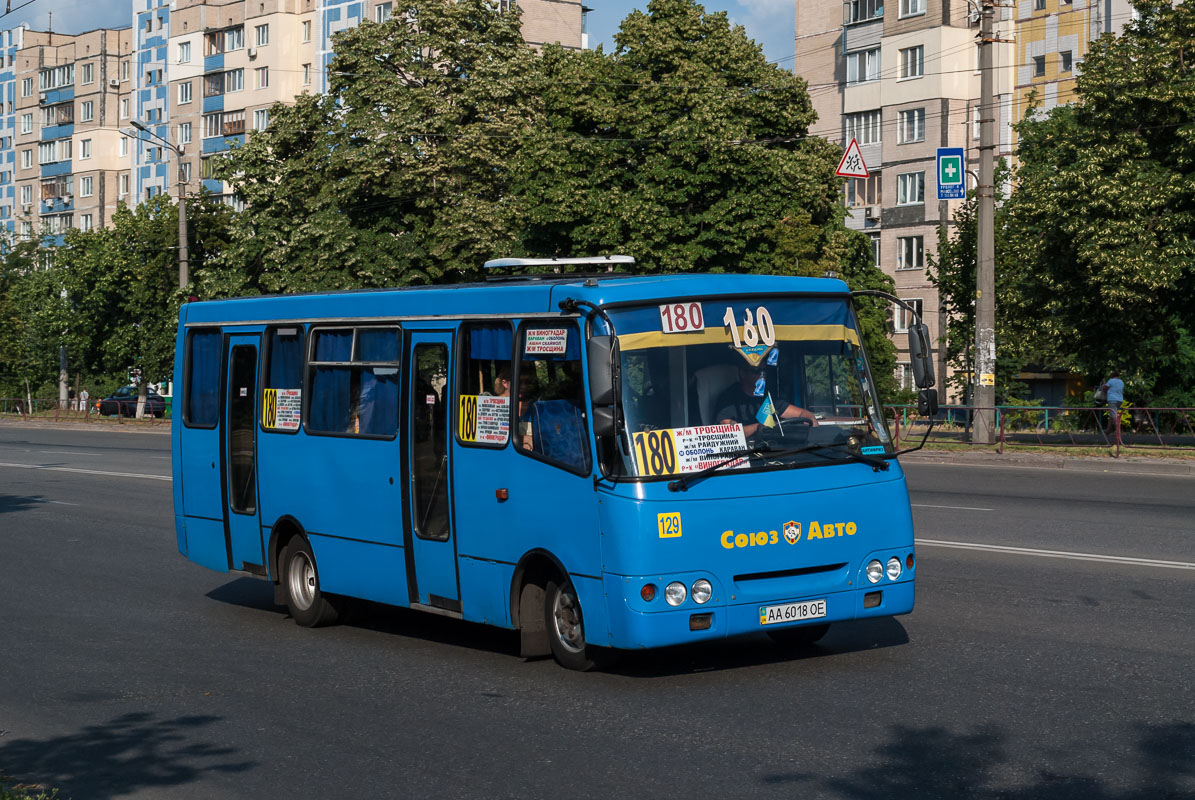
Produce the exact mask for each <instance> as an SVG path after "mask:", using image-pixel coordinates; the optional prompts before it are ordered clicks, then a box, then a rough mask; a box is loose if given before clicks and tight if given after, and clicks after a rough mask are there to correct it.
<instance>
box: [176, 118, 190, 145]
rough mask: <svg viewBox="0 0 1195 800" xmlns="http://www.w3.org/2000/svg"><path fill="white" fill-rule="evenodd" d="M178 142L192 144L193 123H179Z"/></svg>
mask: <svg viewBox="0 0 1195 800" xmlns="http://www.w3.org/2000/svg"><path fill="white" fill-rule="evenodd" d="M178 143H179V144H190V143H191V123H189V122H180V123H179V125H178Z"/></svg>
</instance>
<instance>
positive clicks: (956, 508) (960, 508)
mask: <svg viewBox="0 0 1195 800" xmlns="http://www.w3.org/2000/svg"><path fill="white" fill-rule="evenodd" d="M909 505H911V506H912V507H913V508H949V509H951V510H952V511H995V510H996V509H994V508H973V507H972V506H934V505H930V504H929V503H909Z"/></svg>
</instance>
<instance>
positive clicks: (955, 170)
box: [938, 147, 967, 200]
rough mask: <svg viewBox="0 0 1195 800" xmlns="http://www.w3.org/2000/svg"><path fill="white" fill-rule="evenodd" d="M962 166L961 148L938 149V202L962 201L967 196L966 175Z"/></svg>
mask: <svg viewBox="0 0 1195 800" xmlns="http://www.w3.org/2000/svg"><path fill="white" fill-rule="evenodd" d="M963 164H964V158H963V148H961V147H939V148H938V199H939V200H962V199H964V198H965V197H966V196H967V182H966V174H967V173H966V170H964V169H963Z"/></svg>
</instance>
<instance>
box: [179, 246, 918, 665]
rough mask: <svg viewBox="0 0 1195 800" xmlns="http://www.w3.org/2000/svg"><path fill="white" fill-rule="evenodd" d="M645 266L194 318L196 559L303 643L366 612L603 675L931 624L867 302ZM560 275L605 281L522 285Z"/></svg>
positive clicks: (186, 492)
mask: <svg viewBox="0 0 1195 800" xmlns="http://www.w3.org/2000/svg"><path fill="white" fill-rule="evenodd" d="M630 261H631V259H629V257H625V256H613V257H605V258H603V259H559V260H550V261H549V260H535V259H526V260H501V261H497V262H491V264H488V265H487V266H491V265H492V266H495V267H507V268H510V269H508V270H506V271H505V273H509V272H514V273H516V274H505V273H504V274H503V275H501V276H500V277H497V278H494V279H491V280H487V281H485V282H484V283H479V284H471V285H462V286H451V287H435V286H429V287H418V288H404V289H393V290H369V291H349V292H323V293H314V294H306V295H290V296H275V297H246V298H237V299H230V300H218V301H208V302H192V303H187V304H185V305H183V306H182V308H181V310H180V312H179V325H178V344H177V352H176V357H175V375H176V376H181V384H180V391H178V392H177V393H176V400H177V402H176V409H177V410H176V414H177V419H176V422H175V424H174V426H173V430H172V437H173V448H172V450H173V474H174V509H175V526H176V533H177V538H178V548H179V551H180V552H181V553H182V554H183V555H185V556H186V557H187V558H189V559H190V560H192V561H194V562H196V563H198V564H202V565H203V566H206V567H209V568H211V569H214V570H218V571H232V572H242V573H249V574H253V575H258V576H261V577H262V578H264V579H266V580H269V581H271V582H272V583H273V585H274V591H275V599H276V601H277V602H278V603H279V604H280V605H285V606H286V607H287V609H288V611H289V613H290V615H291V616H292V617H293V618H294V620H295V621H296V622H297V623H298V624H300V625H304V626H319V625H326V624H331V623H333V622H335V621H336V620H337V619H338V618H339V617H340V615H341V614H342V613H343V611H344V609H345V606H346V603H347V602H349V601H350V600H351V599H353V598H360V599H365V600H369V601H375V602H379V603H385V604H392V605H395V606H403V607H408V608H412V609H418V610H422V611H427V612H430V613H434V614H440V615H444V616H449V617H456V618H460V619H464V620H470V621H473V622H478V623H485V624H490V625H497V626H501V627H504V628H510V629H515V630H517V631H518V632H519V642H520V649H521V653H522V655H523V656H525V657H535V656H548V655H552V656H554V657H555V658H556V660H557V661H558V662H559V663H560V664H561V665H563V666H565V667H568V668H572V669H581V670H584V669H590V668H592V667H594V666H595V665H599V664H602V663H603V662H605V661H607V660H608V658H609V656H610V655H611V654H612V653H614V652H617V651H618V650H626V649H640V648H654V647H662V646H667V645H677V644H683V643H690V642H702V641H707V640H711V639H722V638H726V637H735V636H741V635H747V634H752V633H759V632H763V633H766V634H768V635H770V636H771V637H772V638H773V639H775V640H776V641H777V642H780V643H782V644H789V645H800V644H806V643H809V642H813V641H816V640H817V639H818V638H820V637H821V636H822V635H824V634H825V632H826V630H827V628H828V627H829V625H830V624H831V623H834V622H839V621H844V620H855V619H860V618H864V617H873V616H891V615H896V614H906V613H909V612H910V611H912V609H913V593H914V590H913V586H914V577H915V574H916V565H915V559H914V547H913V521H912V515H911V512H910V507H909V497H908V491H907V488H906V485H905V478H904V475H903V473H902V472H901V468H900V465H899V463H898V461H897V460H896V458H895V456H896V455H897V453H896V451H895V448H894V444H893V441H892V438H891V437H890V434H889V431H888V428H887V423H886V422H885V419H884V416H883V413H882V410H881V407H880V403H879V399H878V397H877V396H876V392H875V384H874V381H873V379H872V376H871V373H870V368H869V366H868V362H867V357H866V354H865V353H864V349H863V344H862V342H861V340H860V336H859V327H858V324H857V322H856V317H855V313H854V306H853V301H852V293H851V292H850V291H849V290H848V287H847V286H846V284H845V283H843V282H841V281H837V280H830V279H814V278H797V277H770V276H757V275H667V276H634V275H626V274H621V273H616V272H611V271H609V269H610V265H612V264H620V263H627V262H630ZM542 263H552V264H554V265H556V268H557V269H561V268H562V267H561V265H562V264H563V265H567V269H569V270H581V269H586V268H587V266H589V265H594V264H595V263H596V264H598V265H601V266H597V267H595V270H597V271H591V272H588V273H584V272H582V273H577V272H572V271H570V272H551V273H546V274H534V275H532V274H518V270H521V269H525V268H527V267H536V266H539V265H540V264H542ZM602 268H605V269H606V270H607V271H604V272H603V271H601V269H602ZM883 296H884V297H887V298H888V299H890V300H891V301H893V302H898V303H899V302H900V301H899V300H897V299H896V298H895V297H891V296H889V295H883ZM909 310H910V311H911V312H912V309H911V308H910V309H909ZM911 327H912V328H913V330H914V331H915V332H916V333H917V337H916V338H917V341H916V342H913V339H914V337H913V336H912V335H911V336H910V341H911V342H913V344H915V348H914V349H915V352H914V355H915V358H914V364H915V365H914V371H915V373H916V376H917V381H918V385H919V386H922V387H928V386H929V385H932V383H933V375H932V369H927V365H928V364H929V363H931V357H930V353H929V347H928V339H927V337H926V333H927V332H926V331H925V328H924V325H922V324H921V323H920V320H917V321H916V323H915V324H914V325H913V326H911ZM922 400H923V405H931V404H932V405H934V406H936V393H934V392H933V390H931V389H928V388H927V389H926V390H925V391H923V392H922Z"/></svg>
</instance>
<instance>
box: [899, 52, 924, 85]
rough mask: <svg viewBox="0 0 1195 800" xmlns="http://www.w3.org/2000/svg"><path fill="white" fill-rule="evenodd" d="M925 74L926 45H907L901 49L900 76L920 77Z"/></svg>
mask: <svg viewBox="0 0 1195 800" xmlns="http://www.w3.org/2000/svg"><path fill="white" fill-rule="evenodd" d="M924 74H925V47H924V45H917V46H916V47H906V48H905V49H903V50H901V51H900V77H901V78H920V77H921V76H922V75H924Z"/></svg>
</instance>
